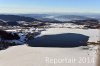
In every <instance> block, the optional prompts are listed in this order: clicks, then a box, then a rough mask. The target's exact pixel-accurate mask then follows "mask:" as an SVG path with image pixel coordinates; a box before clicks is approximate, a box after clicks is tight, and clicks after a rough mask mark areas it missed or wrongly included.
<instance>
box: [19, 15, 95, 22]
mask: <svg viewBox="0 0 100 66" xmlns="http://www.w3.org/2000/svg"><path fill="white" fill-rule="evenodd" d="M21 16H26V17H32V18H35V19H37V20H41V21H48V22H50V21H51V22H54V21H61V22H64V21H72V20H87V19H96V18H97V17H96V16H95V18H93V16H92V15H91V16H90V15H81V16H80V15H64V14H62V15H61V14H58V15H57V14H56V15H55V14H54V15H53V14H21Z"/></svg>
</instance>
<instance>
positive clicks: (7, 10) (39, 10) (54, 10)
mask: <svg viewBox="0 0 100 66" xmlns="http://www.w3.org/2000/svg"><path fill="white" fill-rule="evenodd" d="M45 12H46V13H49V12H50V13H72V12H74V13H75V12H76V13H100V10H99V9H98V10H96V9H74V8H73V9H64V8H59V9H58V8H0V13H45Z"/></svg>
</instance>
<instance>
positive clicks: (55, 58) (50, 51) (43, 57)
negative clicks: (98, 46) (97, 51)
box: [0, 45, 96, 66]
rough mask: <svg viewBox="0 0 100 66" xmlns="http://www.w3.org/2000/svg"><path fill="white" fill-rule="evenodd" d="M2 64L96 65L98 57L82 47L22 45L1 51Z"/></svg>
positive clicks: (11, 65) (17, 65)
mask: <svg viewBox="0 0 100 66" xmlns="http://www.w3.org/2000/svg"><path fill="white" fill-rule="evenodd" d="M0 66H96V57H95V56H93V55H92V54H91V51H88V50H83V49H82V48H81V47H76V48H46V47H45V48H44V47H42V48H40V47H27V46H26V45H22V46H15V47H11V48H9V49H7V50H3V51H0Z"/></svg>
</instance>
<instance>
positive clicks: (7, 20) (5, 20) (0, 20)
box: [0, 15, 38, 25]
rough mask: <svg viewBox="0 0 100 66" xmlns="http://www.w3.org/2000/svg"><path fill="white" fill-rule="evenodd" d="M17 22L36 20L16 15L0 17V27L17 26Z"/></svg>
mask: <svg viewBox="0 0 100 66" xmlns="http://www.w3.org/2000/svg"><path fill="white" fill-rule="evenodd" d="M17 21H26V22H33V21H38V20H37V19H35V18H32V17H25V16H18V15H0V25H7V24H8V25H17V24H18V23H17Z"/></svg>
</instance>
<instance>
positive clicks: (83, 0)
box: [0, 0, 100, 13]
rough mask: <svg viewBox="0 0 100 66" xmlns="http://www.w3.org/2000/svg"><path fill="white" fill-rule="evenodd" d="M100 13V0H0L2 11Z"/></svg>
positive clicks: (0, 9)
mask: <svg viewBox="0 0 100 66" xmlns="http://www.w3.org/2000/svg"><path fill="white" fill-rule="evenodd" d="M44 12H46V13H49V12H50V13H62V12H63V13H69V12H74V13H76V12H77V13H100V0H0V13H44Z"/></svg>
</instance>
